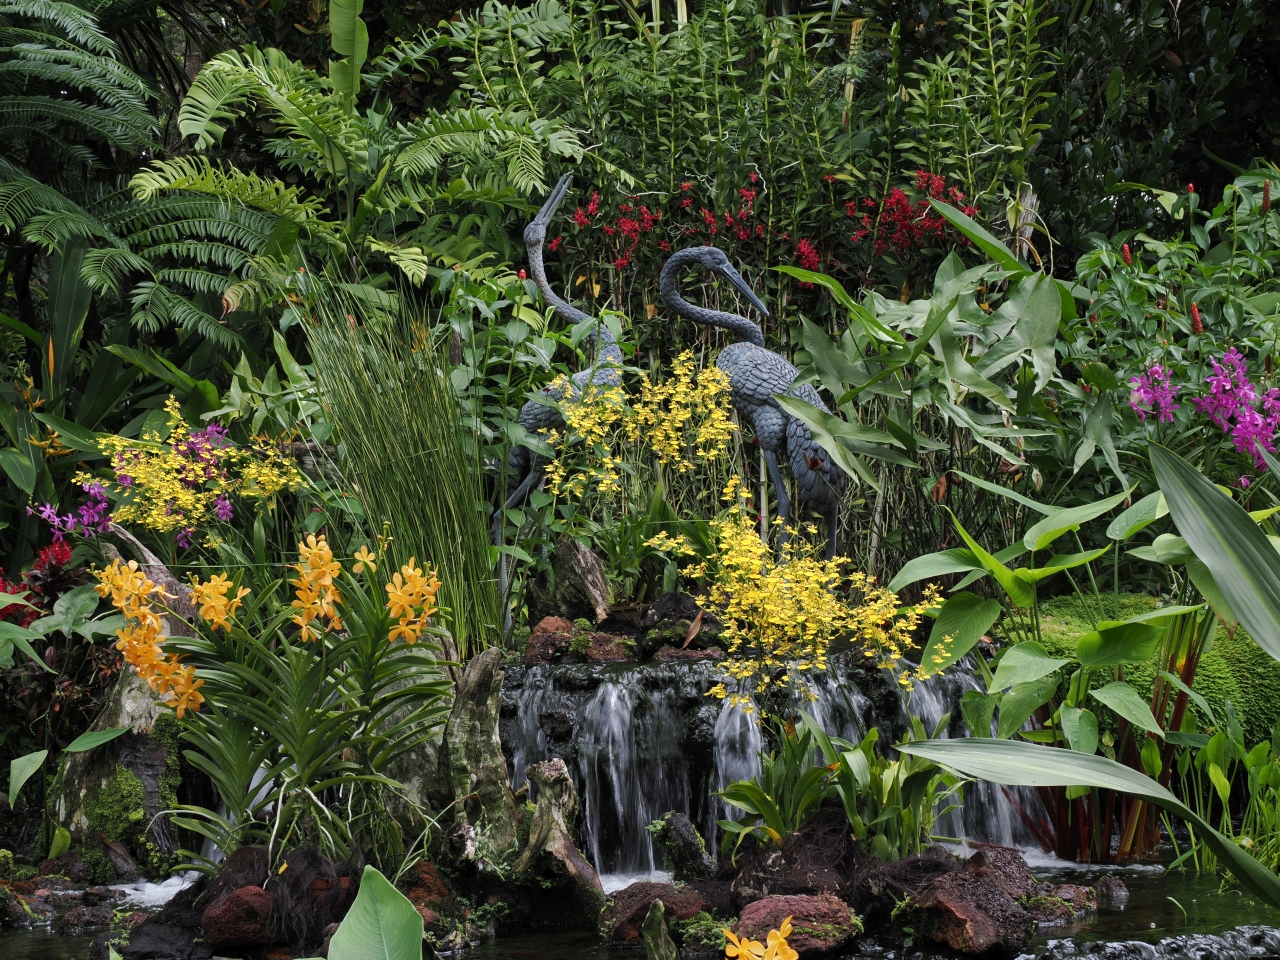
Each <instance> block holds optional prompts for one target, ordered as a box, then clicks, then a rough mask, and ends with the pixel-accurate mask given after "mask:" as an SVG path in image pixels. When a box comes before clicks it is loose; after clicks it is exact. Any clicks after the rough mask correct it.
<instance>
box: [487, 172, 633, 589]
mask: <svg viewBox="0 0 1280 960" xmlns="http://www.w3.org/2000/svg"><path fill="white" fill-rule="evenodd" d="M571 183H573V175H572V174H568V173H566V174H565V175H564V176H563V177H561V178H560V182H559V183H557V184H556V186H555V189H554V190H552V191H551V196H549V197H547V202H546V203H544V204H543V205H542V209H541V210H539V211H538V215H537V216H536V217H534V218H533V220H532V221H531V222H530V223H529V225H528V226H527V227H525V228H524V247H525V251H526V253H527V254H528V256H529V273H530V275H531V276H532V277H533V282H534V283H536V284H537V285H538V289H539V290H540V291H542V297H543V299H544V300H546V302H547V303H549V304H551V306H552V307H553V308H554V310H555V315H556V316H557V317H558V318H559V319H561V320H562V321H565V322H567V323H573V324H576V323H581V322H582V321H584V320H591V319H592V318H591V316H589V315H588V314H586V313H583V312H582V311H581V310H579V309H578V308H577V307H574V306H573V305H571V304H570V303H568V301H566V300H564V299H562V298H561V297H560V296H558V295H557V294H556V292H555V291H554V290H552V289H551V284H550V283H549V282H548V281H547V271H546V267H545V266H544V265H543V262H542V246H543V244H544V243H545V242H546V239H547V224H549V223H550V222H551V218H552V217H553V216H555V212H556V208H557V207H558V206H560V201H561V200H563V199H564V195H565V193H566V192H567V191H568V189H569V185H570V184H571ZM590 342H591V344H592V346H593V347H594V348H595V350H594V353H595V359H594V360H593V361H592V363H591V366H589V367H588V368H587V369H585V370H582V371H580V372H579V373H575V374H574V375H573V377H571V378H570V380H569V384H568V387H567V388H564V387H557V386H555V385H553V384H548V385H547V386H545V387H543V388H542V393H543V394H544V395H545V396H546V398H547V400H548V401H550V402H540V401H538V400H529V401H527V402H526V403H525V405H524V406H523V407H521V408H520V417H519V423H520V426H522V427H523V428H524V429H525V430H526V431H528V432H529V433H531V434H534V435H537V434H540V433H545V432H548V431H552V430H555V431H562V430H563V429H564V427H565V422H564V417H563V416H562V415H561V413H560V410H559V408H558V407H557V406H556V405H555V404H556V403H559V402H562V401H566V400H568V401H572V400H575V399H577V398H578V397H580V396H582V392H583V390H584V389H585V388H586V387H587V386H588V385H589V384H594V385H595V386H598V387H616V386H618V385H619V384H621V383H622V350H621V349H619V347H618V342H617V341H616V340H615V339H614V337H613V334H612V333H610V332H609V328H608V327H607V326H605V324H604V323H603V322H600V323H599V327H598V332H594V333H592V334H590ZM548 463H550V461H549V460H548V459H547V458H546V457H545V456H542V455H541V454H539V453H536V452H535V451H533V450H530V449H529V448H528V447H525V446H518V445H517V446H513V447H512V448H511V452H510V454H508V456H507V470H508V489H510V483H512V482H516V481H515V478H519V480H518V483H517V485H516V488H515V491H514V492H512V493H511V494H510V496H508V497H507V500H506V502H505V503H504V504H503V505H502V508H501V509H500V510H498V511H497V513H496V515H495V517H494V521H493V541H494V543H496V544H501V542H502V524H503V518H504V517H505V516H506V511H508V510H511V509H513V508H514V507H517V506H519V505H520V504H522V503H524V501H525V498H527V497H528V496H529V491H531V490H532V489H533V488H534V487H535V486H536V485H537V484H538V482H539V481H540V480H541V479H542V475H543V473H544V472H545V471H546V468H547V464H548ZM505 581H506V565H505V563H504V564H503V565H502V583H501V588H502V592H503V593H504V594H505V593H506V582H505Z"/></svg>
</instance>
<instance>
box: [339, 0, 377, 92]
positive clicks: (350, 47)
mask: <svg viewBox="0 0 1280 960" xmlns="http://www.w3.org/2000/svg"><path fill="white" fill-rule="evenodd" d="M363 10H364V0H330V3H329V29H330V43H331V44H332V45H333V52H334V53H339V54H342V56H343V58H344V59H342V60H334V61H330V63H329V79H330V80H332V81H333V86H334V89H336V90H337V91H338V92H339V93H343V94H346V95H348V96H349V97H350V98H351V99H352V100H353V101H354V99H355V98H356V97H358V96H359V95H360V71H361V70H362V69H363V68H364V62H365V60H367V59H368V57H369V29H368V28H367V27H366V26H365V25H364V21H363V20H361V19H360V14H361V13H362V12H363Z"/></svg>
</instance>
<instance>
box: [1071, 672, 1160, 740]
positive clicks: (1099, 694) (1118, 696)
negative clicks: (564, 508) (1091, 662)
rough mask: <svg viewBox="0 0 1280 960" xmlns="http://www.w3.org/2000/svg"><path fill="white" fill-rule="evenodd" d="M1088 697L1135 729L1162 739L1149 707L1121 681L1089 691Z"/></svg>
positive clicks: (1158, 725)
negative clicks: (1103, 705) (1104, 706)
mask: <svg viewBox="0 0 1280 960" xmlns="http://www.w3.org/2000/svg"><path fill="white" fill-rule="evenodd" d="M1089 696H1091V697H1093V699H1095V700H1097V701H1098V702H1099V703H1102V704H1105V705H1106V706H1108V707H1110V708H1111V709H1112V710H1114V711H1115V712H1116V713H1117V714H1118V715H1119V716H1121V717H1124V718H1125V719H1126V720H1128V721H1129V722H1130V723H1132V724H1133V725H1134V726H1135V727H1140V728H1142V729H1143V730H1146V731H1147V732H1149V733H1154V734H1155V735H1156V736H1157V737H1161V738H1163V737H1164V731H1163V730H1161V729H1160V724H1158V723H1156V718H1155V717H1154V716H1152V715H1151V707H1150V705H1149V704H1148V703H1147V702H1146V701H1145V700H1143V699H1142V697H1141V696H1139V695H1138V691H1137V690H1135V689H1133V687H1131V686H1129V684H1127V683H1125V682H1124V681H1123V680H1114V681H1112V682H1111V683H1108V684H1107V685H1106V686H1105V687H1102V688H1101V689H1098V690H1091V691H1089Z"/></svg>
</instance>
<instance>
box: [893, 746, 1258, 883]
mask: <svg viewBox="0 0 1280 960" xmlns="http://www.w3.org/2000/svg"><path fill="white" fill-rule="evenodd" d="M898 750H899V751H900V752H902V753H909V754H911V755H913V756H917V757H924V758H926V759H928V760H932V761H934V762H935V763H940V764H942V765H943V766H945V767H949V768H951V769H952V770H955V771H957V772H958V773H961V774H964V775H965V776H969V777H976V778H978V779H981V780H990V781H991V782H993V783H1000V784H1004V785H1005V786H1011V787H1013V786H1025V787H1076V786H1080V787H1093V788H1095V789H1098V790H1117V791H1119V792H1121V793H1127V794H1130V795H1132V796H1135V797H1138V798H1139V799H1142V800H1145V801H1147V802H1148V803H1150V804H1153V805H1154V806H1157V807H1159V808H1160V809H1162V810H1167V811H1168V812H1169V813H1172V814H1174V815H1175V816H1178V817H1181V818H1182V819H1184V820H1186V821H1187V822H1188V823H1190V824H1192V825H1193V826H1194V827H1195V828H1196V829H1197V830H1198V831H1199V833H1200V837H1201V839H1203V840H1204V842H1205V843H1206V844H1207V845H1208V846H1209V847H1210V849H1212V850H1213V852H1214V853H1216V854H1217V855H1218V858H1219V859H1220V860H1221V861H1222V862H1223V864H1224V865H1226V866H1227V867H1229V868H1230V870H1231V872H1232V873H1233V874H1234V875H1235V876H1236V878H1237V879H1238V880H1239V881H1240V882H1241V883H1242V884H1244V885H1245V886H1246V887H1248V888H1249V889H1250V890H1251V891H1252V892H1253V893H1255V894H1257V895H1258V896H1259V897H1261V898H1262V899H1264V900H1265V901H1266V902H1267V903H1270V904H1272V905H1273V906H1276V907H1280V877H1277V876H1276V875H1275V874H1273V873H1272V872H1271V871H1270V870H1268V869H1267V868H1266V867H1264V866H1263V865H1262V864H1260V863H1259V862H1258V861H1257V860H1255V859H1254V858H1253V857H1251V856H1249V854H1248V853H1246V852H1245V851H1244V850H1243V849H1241V848H1240V847H1239V846H1237V845H1236V844H1235V843H1234V842H1232V841H1231V840H1230V839H1228V838H1227V837H1224V836H1223V835H1222V834H1220V833H1218V831H1217V830H1215V829H1213V827H1212V826H1210V825H1209V824H1208V823H1206V822H1205V821H1204V820H1202V819H1201V818H1200V817H1198V816H1197V815H1196V813H1195V811H1193V810H1192V809H1190V808H1189V807H1187V806H1186V805H1185V804H1183V803H1182V802H1181V801H1180V800H1178V798H1177V797H1175V796H1174V795H1173V794H1172V793H1170V792H1169V791H1168V790H1166V789H1165V788H1164V787H1162V786H1160V784H1158V783H1156V782H1155V781H1154V780H1152V779H1150V778H1149V777H1145V776H1143V775H1142V774H1141V773H1139V772H1138V771H1137V770H1133V769H1131V768H1129V767H1126V766H1124V765H1123V764H1119V763H1116V762H1115V761H1114V760H1108V759H1107V758H1106V757H1101V756H1096V755H1092V756H1091V755H1088V754H1084V753H1079V752H1077V751H1074V750H1062V749H1059V748H1056V747H1041V746H1037V745H1036V744H1033V743H1025V742H1023V741H1018V740H991V739H985V738H984V739H976V738H966V739H959V740H921V741H917V742H915V743H901V744H898Z"/></svg>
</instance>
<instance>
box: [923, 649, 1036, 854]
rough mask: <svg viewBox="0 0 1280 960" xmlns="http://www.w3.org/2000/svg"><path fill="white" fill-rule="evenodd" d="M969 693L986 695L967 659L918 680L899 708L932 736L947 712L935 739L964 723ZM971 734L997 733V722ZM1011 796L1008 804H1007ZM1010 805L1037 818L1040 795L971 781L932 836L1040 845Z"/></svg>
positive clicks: (940, 820) (1011, 845) (1023, 845)
mask: <svg viewBox="0 0 1280 960" xmlns="http://www.w3.org/2000/svg"><path fill="white" fill-rule="evenodd" d="M969 690H977V691H979V692H985V691H984V687H983V685H982V684H981V683H980V682H979V680H978V677H977V676H976V675H975V673H974V669H973V667H972V665H971V664H970V662H969V660H968V658H967V657H966V658H965V659H963V660H961V661H960V662H959V663H956V664H955V665H953V666H952V667H950V668H948V669H947V671H946V672H945V673H943V674H941V675H938V676H933V677H930V678H929V679H928V680H924V681H920V682H917V683H916V685H915V689H914V690H912V691H911V693H910V694H908V695H907V699H906V700H905V701H904V703H903V710H904V712H905V714H906V715H907V716H909V717H917V718H919V720H920V721H921V722H922V723H923V724H924V730H925V734H926V735H928V736H932V735H933V731H934V728H935V727H936V726H937V725H938V724H939V723H940V722H941V720H942V717H943V716H944V715H945V714H947V713H950V714H951V720H950V721H949V722H948V724H947V728H946V729H943V730H940V731H939V732H938V736H939V737H944V738H946V737H949V736H950V732H951V730H952V729H959V726H958V725H963V720H960V719H959V717H960V701H961V699H962V698H963V697H964V695H965V693H966V692H968V691H969ZM970 733H971V734H972V735H974V736H989V737H994V736H995V735H996V720H995V718H993V719H992V721H991V729H990V730H984V731H980V732H979V731H970ZM1010 796H1012V798H1013V802H1011V801H1010ZM1014 802H1016V803H1017V804H1018V805H1020V806H1021V807H1022V809H1023V810H1024V811H1025V812H1026V813H1027V814H1029V815H1030V816H1032V817H1033V818H1035V817H1038V816H1040V815H1042V813H1043V807H1042V805H1041V802H1040V796H1039V794H1037V793H1036V791H1035V790H1033V789H1031V788H1028V787H1014V788H1012V789H1010V790H1009V793H1008V794H1006V792H1005V789H1004V788H1002V787H1000V786H998V785H997V784H994V783H989V782H988V781H986V780H976V781H971V782H969V783H966V784H965V785H964V803H963V805H962V806H961V807H960V809H957V810H952V811H950V812H949V813H947V814H946V815H945V816H943V817H942V818H941V819H939V821H938V824H937V827H936V832H937V833H938V834H939V835H942V836H949V837H955V838H956V839H958V840H960V841H962V842H963V841H965V840H977V841H980V842H982V843H998V844H1000V845H1001V846H1005V847H1024V848H1026V847H1035V848H1037V849H1039V846H1040V844H1039V842H1038V841H1037V840H1036V837H1035V835H1034V834H1033V833H1032V832H1031V831H1030V830H1029V829H1028V828H1027V825H1026V824H1025V823H1024V822H1023V820H1022V817H1021V816H1019V815H1018V812H1017V810H1016V809H1015V807H1014Z"/></svg>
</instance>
